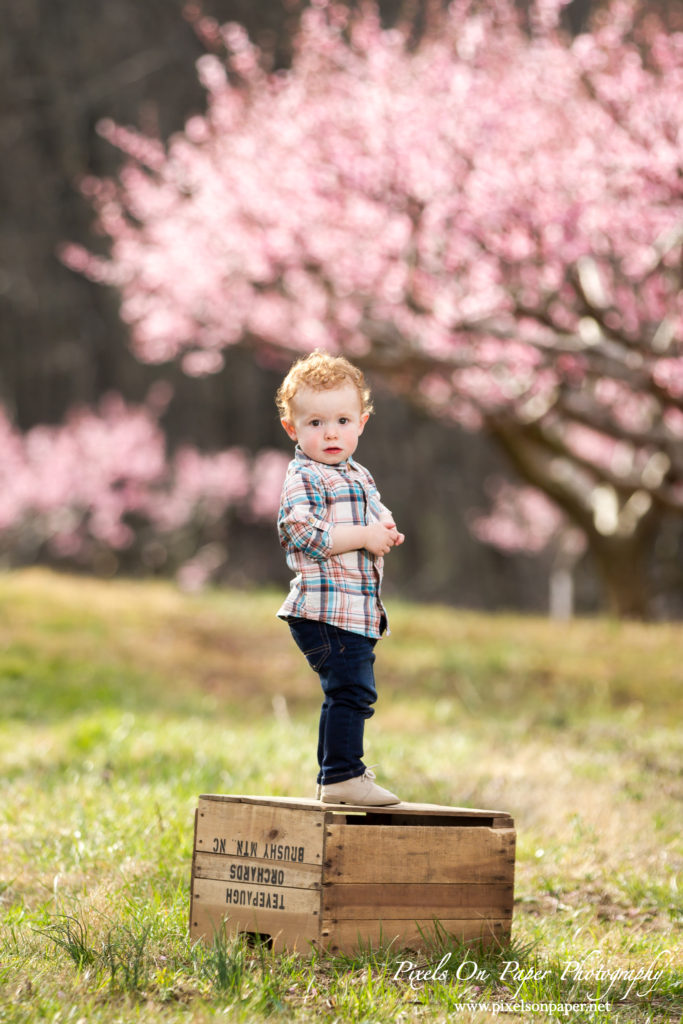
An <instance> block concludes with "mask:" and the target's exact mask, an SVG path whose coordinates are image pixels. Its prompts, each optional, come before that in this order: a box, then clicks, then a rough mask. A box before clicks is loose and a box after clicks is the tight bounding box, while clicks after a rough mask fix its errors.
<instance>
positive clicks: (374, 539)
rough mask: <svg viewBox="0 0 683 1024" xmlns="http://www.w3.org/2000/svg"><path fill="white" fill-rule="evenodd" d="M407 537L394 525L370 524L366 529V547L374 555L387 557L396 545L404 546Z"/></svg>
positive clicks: (386, 523) (384, 523)
mask: <svg viewBox="0 0 683 1024" xmlns="http://www.w3.org/2000/svg"><path fill="white" fill-rule="evenodd" d="M404 540H405V537H404V536H403V534H402V533H399V532H398V530H397V529H396V526H395V525H394V523H391V522H381V523H370V524H369V526H366V527H365V544H364V547H365V548H366V549H367V550H368V551H369V552H370V553H371V554H373V555H377V556H380V555H386V553H387V552H388V551H391V549H392V548H393V547H394V546H395V545H396V544H402V543H403V541H404Z"/></svg>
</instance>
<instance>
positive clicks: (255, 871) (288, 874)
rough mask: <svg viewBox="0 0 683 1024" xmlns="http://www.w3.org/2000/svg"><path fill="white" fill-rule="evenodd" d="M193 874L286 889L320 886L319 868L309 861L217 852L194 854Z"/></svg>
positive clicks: (225, 880) (199, 876)
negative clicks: (275, 859)
mask: <svg viewBox="0 0 683 1024" xmlns="http://www.w3.org/2000/svg"><path fill="white" fill-rule="evenodd" d="M194 877H195V878H214V879H216V880H219V881H222V882H228V883H236V882H239V883H248V884H253V885H276V886H279V887H280V888H282V887H283V886H284V887H286V888H288V889H320V886H321V878H320V868H319V867H314V866H313V865H312V864H288V863H285V862H283V861H276V862H274V861H270V860H258V859H256V858H252V859H249V858H247V857H229V856H222V855H221V854H217V853H197V854H195V860H194Z"/></svg>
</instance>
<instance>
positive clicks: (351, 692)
mask: <svg viewBox="0 0 683 1024" xmlns="http://www.w3.org/2000/svg"><path fill="white" fill-rule="evenodd" d="M287 621H288V623H289V628H290V630H291V631H292V636H293V637H294V640H295V641H296V644H297V646H298V647H299V648H300V650H301V651H303V653H304V655H305V656H306V660H307V661H308V664H309V665H310V666H311V668H312V669H313V670H314V671H315V672H317V673H318V675H319V677H320V683H321V685H322V688H323V694H324V700H323V703H322V707H321V709H320V724H319V727H318V765H319V770H318V782H319V783H322V784H323V785H325V786H329V785H331V784H332V783H334V782H345V781H346V779H355V778H356V776H358V775H362V774H363V772H364V771H365V765H364V764H363V761H362V757H363V730H364V728H365V719H366V718H370V717H371V715H373V714H374V708H373V707H372V705H373V704H374V703H375V701H376V700H377V690H376V689H375V674H374V671H373V665H374V663H375V652H374V647H375V644H376V643H377V641H376V640H374V639H373V638H372V637H369V636H363V635H362V634H361V633H351V632H349V631H348V630H346V629H340V628H339V627H338V626H331V625H330V624H329V623H327V622H317V621H316V620H315V619H295V618H289V619H288V620H287Z"/></svg>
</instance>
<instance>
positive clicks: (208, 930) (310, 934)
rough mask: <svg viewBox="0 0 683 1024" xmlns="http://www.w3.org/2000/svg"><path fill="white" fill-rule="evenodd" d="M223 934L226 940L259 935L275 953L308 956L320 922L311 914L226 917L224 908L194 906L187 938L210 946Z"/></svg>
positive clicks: (261, 914) (228, 915)
mask: <svg viewBox="0 0 683 1024" xmlns="http://www.w3.org/2000/svg"><path fill="white" fill-rule="evenodd" d="M223 929H224V930H225V934H226V935H227V936H229V937H230V936H235V935H238V934H240V933H246V934H248V935H249V934H262V935H266V936H269V937H270V938H271V940H272V944H273V947H272V948H273V949H274V950H275V952H276V953H280V952H284V951H285V950H287V951H290V950H291V951H292V952H294V951H298V952H303V953H305V952H308V951H309V950H310V948H311V943H314V944H316V945H317V944H318V943H319V939H320V918H319V917H312V916H311V915H310V914H287V916H286V917H284V916H283V915H282V914H269V913H268V912H267V911H263V912H261V913H259V915H258V918H257V917H256V916H255V915H254V916H252V917H249V916H248V915H246V914H245V915H243V916H235V915H234V914H233V915H230V914H226V913H225V911H224V908H220V907H217V906H201V907H200V906H198V905H197V904H196V903H195V904H193V914H192V917H191V922H190V937H191V938H192V939H193V940H195V941H196V940H198V939H201V940H203V941H204V942H212V941H213V938H214V936H215V935H218V934H220V932H221V931H222V930H223Z"/></svg>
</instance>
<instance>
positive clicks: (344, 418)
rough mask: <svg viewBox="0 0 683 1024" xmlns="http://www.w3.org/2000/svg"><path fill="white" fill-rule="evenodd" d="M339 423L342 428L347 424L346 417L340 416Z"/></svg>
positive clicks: (347, 418) (347, 419)
mask: <svg viewBox="0 0 683 1024" xmlns="http://www.w3.org/2000/svg"><path fill="white" fill-rule="evenodd" d="M339 422H340V423H341V424H342V426H344V424H346V423H348V422H349V417H348V416H340V417H339Z"/></svg>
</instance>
